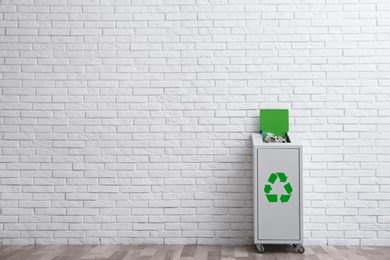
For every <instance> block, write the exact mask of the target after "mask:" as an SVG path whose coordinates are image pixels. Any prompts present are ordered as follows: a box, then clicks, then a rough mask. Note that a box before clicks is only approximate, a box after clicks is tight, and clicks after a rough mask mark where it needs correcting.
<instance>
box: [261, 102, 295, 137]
mask: <svg viewBox="0 0 390 260" xmlns="http://www.w3.org/2000/svg"><path fill="white" fill-rule="evenodd" d="M260 129H261V130H263V131H265V132H271V133H274V134H275V135H277V136H283V137H284V136H286V133H288V130H289V120H288V109H260Z"/></svg>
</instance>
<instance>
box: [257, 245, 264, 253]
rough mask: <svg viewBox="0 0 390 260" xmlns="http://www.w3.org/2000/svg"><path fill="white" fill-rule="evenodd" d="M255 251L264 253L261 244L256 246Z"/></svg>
mask: <svg viewBox="0 0 390 260" xmlns="http://www.w3.org/2000/svg"><path fill="white" fill-rule="evenodd" d="M256 247H257V250H259V252H260V253H261V254H262V253H264V245H263V244H256Z"/></svg>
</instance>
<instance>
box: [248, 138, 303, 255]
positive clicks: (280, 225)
mask: <svg viewBox="0 0 390 260" xmlns="http://www.w3.org/2000/svg"><path fill="white" fill-rule="evenodd" d="M288 141H290V138H288ZM252 142H253V183H254V190H253V195H254V242H255V244H256V246H257V249H258V250H259V252H260V253H263V252H264V244H292V245H293V246H294V247H296V248H297V250H298V252H299V253H304V251H305V248H304V247H303V211H302V209H303V205H302V203H303V202H302V146H301V145H299V144H296V143H294V139H293V140H292V142H289V143H264V142H263V139H262V136H261V135H260V134H252Z"/></svg>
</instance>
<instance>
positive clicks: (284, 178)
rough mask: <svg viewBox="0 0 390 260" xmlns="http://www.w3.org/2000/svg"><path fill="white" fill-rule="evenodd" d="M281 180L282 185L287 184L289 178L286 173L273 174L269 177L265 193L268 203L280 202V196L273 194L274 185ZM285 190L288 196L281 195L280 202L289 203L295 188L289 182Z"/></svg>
mask: <svg viewBox="0 0 390 260" xmlns="http://www.w3.org/2000/svg"><path fill="white" fill-rule="evenodd" d="M278 178H279V181H280V182H281V183H286V181H287V178H288V176H287V175H286V174H285V173H284V172H273V173H271V174H270V175H269V177H268V183H269V184H265V185H264V193H265V196H266V198H267V200H268V202H278V194H271V193H270V192H271V191H272V184H275V181H276V180H277V179H278ZM283 187H284V190H285V192H286V194H282V195H280V202H282V203H287V202H288V201H289V200H290V198H291V194H292V192H293V188H292V186H291V184H290V183H289V182H287V183H286V184H285V185H284V186H283Z"/></svg>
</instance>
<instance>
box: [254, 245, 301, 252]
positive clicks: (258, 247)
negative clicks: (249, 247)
mask: <svg viewBox="0 0 390 260" xmlns="http://www.w3.org/2000/svg"><path fill="white" fill-rule="evenodd" d="M255 245H256V248H257V250H258V251H259V253H260V254H262V253H264V252H265V249H264V244H255ZM292 246H293V247H294V248H296V249H297V251H298V253H300V254H303V253H305V247H304V246H303V244H292Z"/></svg>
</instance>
